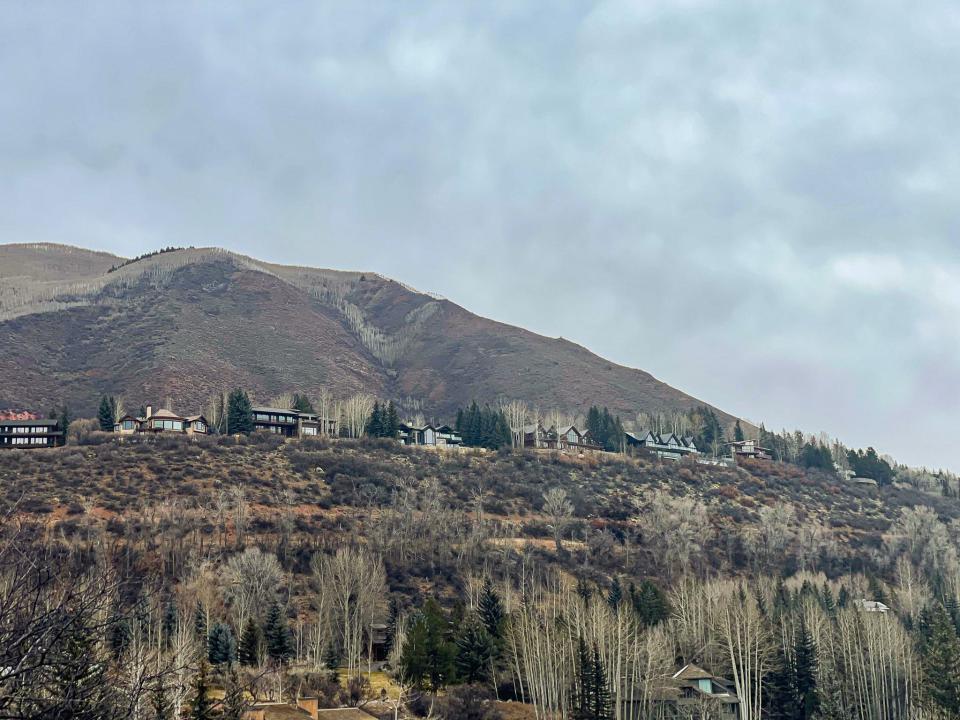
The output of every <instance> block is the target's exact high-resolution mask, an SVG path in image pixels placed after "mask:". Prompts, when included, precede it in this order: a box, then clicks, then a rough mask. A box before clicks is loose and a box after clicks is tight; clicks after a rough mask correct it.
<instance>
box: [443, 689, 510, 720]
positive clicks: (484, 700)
mask: <svg viewBox="0 0 960 720" xmlns="http://www.w3.org/2000/svg"><path fill="white" fill-rule="evenodd" d="M434 710H435V711H436V713H437V715H438V717H441V718H444V720H501V718H502V717H503V715H502V714H501V712H500V710H499V709H498V708H497V705H496V702H495V701H494V697H493V693H491V692H490V689H489V688H486V687H483V686H481V685H459V686H457V687H454V688H451V689H450V691H449V692H448V693H447V694H446V695H444V696H443V697H440V698H438V699H437V702H436V704H435V705H434Z"/></svg>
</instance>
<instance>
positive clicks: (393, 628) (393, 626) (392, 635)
mask: <svg viewBox="0 0 960 720" xmlns="http://www.w3.org/2000/svg"><path fill="white" fill-rule="evenodd" d="M399 621H400V603H399V601H398V600H397V598H396V597H391V598H390V603H389V608H388V610H387V631H386V638H385V639H384V650H385V651H386V654H387V655H389V654H390V653H391V651H392V650H393V643H394V642H395V641H396V639H397V623H398V622H399Z"/></svg>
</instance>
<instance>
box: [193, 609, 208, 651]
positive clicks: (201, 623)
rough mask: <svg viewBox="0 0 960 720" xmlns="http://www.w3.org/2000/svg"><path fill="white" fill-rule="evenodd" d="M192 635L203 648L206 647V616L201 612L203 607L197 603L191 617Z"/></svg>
mask: <svg viewBox="0 0 960 720" xmlns="http://www.w3.org/2000/svg"><path fill="white" fill-rule="evenodd" d="M193 633H194V635H196V637H197V640H199V641H200V642H201V643H202V644H203V647H204V648H206V647H207V614H206V613H205V612H204V611H203V606H202V605H200V604H199V603H197V611H196V612H195V613H194V615H193Z"/></svg>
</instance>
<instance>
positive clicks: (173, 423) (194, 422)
mask: <svg viewBox="0 0 960 720" xmlns="http://www.w3.org/2000/svg"><path fill="white" fill-rule="evenodd" d="M113 431H114V432H115V433H118V434H120V435H133V434H135V433H149V434H159V433H174V434H180V435H207V434H209V432H210V426H209V424H208V423H207V419H206V418H205V417H204V416H203V415H178V414H177V413H175V412H173V411H172V410H168V409H167V408H159V409H157V410H156V411H154V409H153V407H152V406H150V405H147V407H146V413H145V415H144V416H143V417H138V416H136V415H130V414H127V415H124V416H123V417H121V418H119V419H118V420H117V421H116V422H115V423H114V424H113Z"/></svg>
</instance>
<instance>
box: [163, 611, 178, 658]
mask: <svg viewBox="0 0 960 720" xmlns="http://www.w3.org/2000/svg"><path fill="white" fill-rule="evenodd" d="M176 629H177V606H176V605H174V604H173V603H172V602H168V603H167V607H166V608H165V609H164V612H163V628H162V632H163V647H164V649H169V647H170V642H171V640H172V639H173V634H174V632H176Z"/></svg>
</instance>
